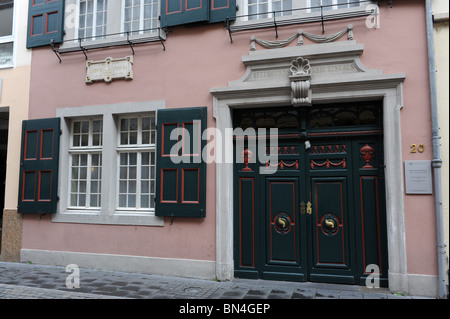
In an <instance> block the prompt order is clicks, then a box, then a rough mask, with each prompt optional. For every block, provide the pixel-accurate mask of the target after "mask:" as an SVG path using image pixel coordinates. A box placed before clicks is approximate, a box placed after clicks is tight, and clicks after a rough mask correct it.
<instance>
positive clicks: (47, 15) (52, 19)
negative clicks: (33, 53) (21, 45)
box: [27, 0, 64, 49]
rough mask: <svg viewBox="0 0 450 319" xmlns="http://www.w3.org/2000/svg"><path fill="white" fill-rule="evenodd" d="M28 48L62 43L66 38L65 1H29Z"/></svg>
mask: <svg viewBox="0 0 450 319" xmlns="http://www.w3.org/2000/svg"><path fill="white" fill-rule="evenodd" d="M28 8H29V9H28V35H27V48H28V49H29V48H35V47H39V46H44V45H49V44H50V41H51V40H53V41H54V42H55V43H61V42H62V41H63V37H64V0H29V7H28Z"/></svg>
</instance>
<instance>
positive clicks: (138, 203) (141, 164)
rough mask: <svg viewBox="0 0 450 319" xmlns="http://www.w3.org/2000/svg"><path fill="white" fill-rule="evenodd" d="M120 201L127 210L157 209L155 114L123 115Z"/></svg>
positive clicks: (119, 153)
mask: <svg viewBox="0 0 450 319" xmlns="http://www.w3.org/2000/svg"><path fill="white" fill-rule="evenodd" d="M118 138H119V140H118V147H117V153H118V160H117V162H118V165H117V166H118V176H119V179H118V180H119V185H118V191H117V192H118V202H117V207H118V208H119V209H125V210H129V209H132V210H142V209H144V210H154V208H155V178H156V172H155V165H156V161H155V151H156V150H155V147H156V145H155V141H156V125H155V115H154V113H153V114H152V113H150V114H143V115H138V116H133V117H120V119H119V134H118Z"/></svg>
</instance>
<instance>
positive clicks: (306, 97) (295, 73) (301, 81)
mask: <svg viewBox="0 0 450 319" xmlns="http://www.w3.org/2000/svg"><path fill="white" fill-rule="evenodd" d="M290 72H291V75H290V76H289V79H290V80H291V90H292V92H291V102H292V105H294V106H308V105H311V104H312V96H311V95H312V90H311V65H310V63H309V60H308V59H304V58H302V57H298V58H297V59H295V60H293V61H292V62H291V67H290Z"/></svg>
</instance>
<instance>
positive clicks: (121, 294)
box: [0, 262, 429, 300]
mask: <svg viewBox="0 0 450 319" xmlns="http://www.w3.org/2000/svg"><path fill="white" fill-rule="evenodd" d="M70 275H71V273H70V272H66V269H65V267H56V266H45V265H34V264H23V263H7V262H0V299H236V300H237V299H429V298H424V297H420V296H399V295H395V294H391V293H390V292H389V290H388V289H385V288H379V289H368V288H366V287H360V286H352V285H335V284H322V283H310V282H306V283H299V282H282V281H269V280H250V279H234V280H232V281H227V282H218V281H212V280H201V279H189V278H179V277H168V276H156V275H146V274H136V273H124V272H115V271H106V270H93V269H83V268H81V269H80V276H79V288H74V289H69V288H67V286H66V279H67V277H68V276H70Z"/></svg>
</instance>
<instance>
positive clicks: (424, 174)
mask: <svg viewBox="0 0 450 319" xmlns="http://www.w3.org/2000/svg"><path fill="white" fill-rule="evenodd" d="M405 184H406V194H433V182H432V175H431V161H405Z"/></svg>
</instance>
